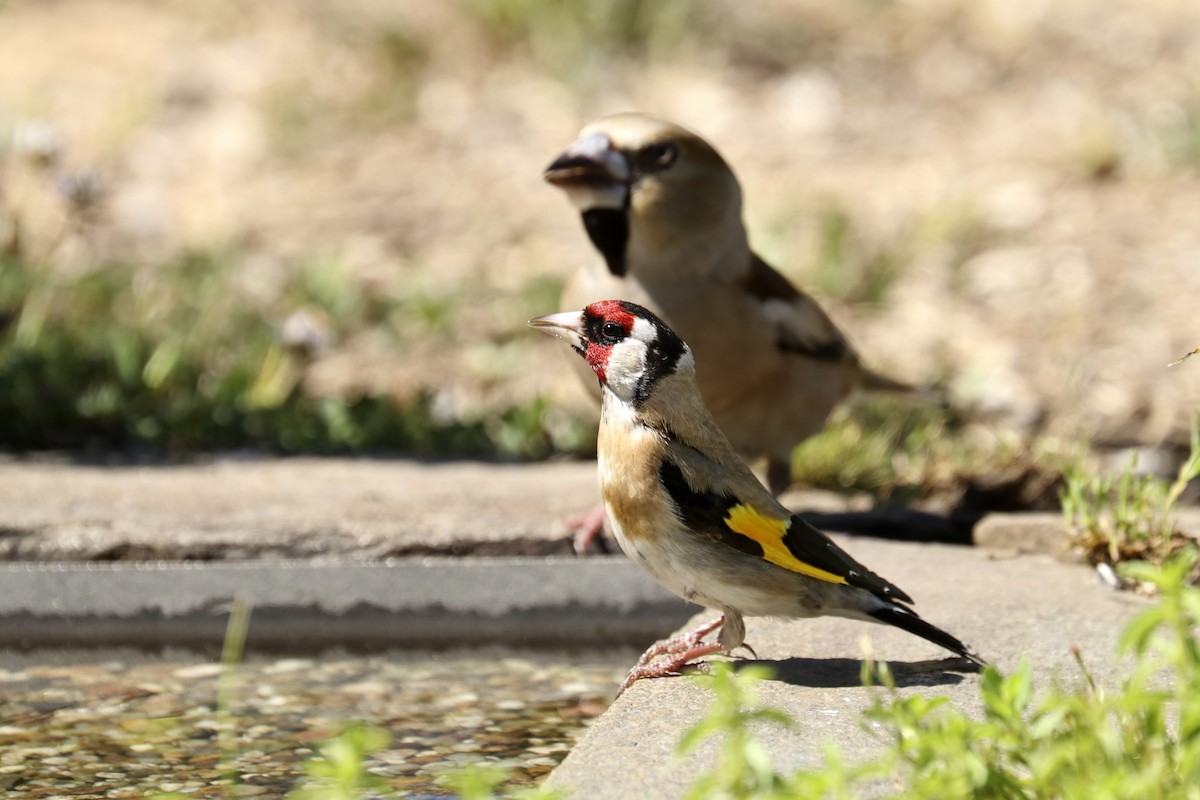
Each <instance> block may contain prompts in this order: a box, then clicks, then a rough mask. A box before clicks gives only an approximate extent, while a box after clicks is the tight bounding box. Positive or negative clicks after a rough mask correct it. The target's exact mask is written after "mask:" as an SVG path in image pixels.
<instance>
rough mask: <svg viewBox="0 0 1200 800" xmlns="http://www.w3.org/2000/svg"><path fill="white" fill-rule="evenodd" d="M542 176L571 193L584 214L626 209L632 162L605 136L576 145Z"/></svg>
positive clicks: (599, 134) (553, 163)
mask: <svg viewBox="0 0 1200 800" xmlns="http://www.w3.org/2000/svg"><path fill="white" fill-rule="evenodd" d="M542 177H544V178H545V179H546V182H547V183H550V184H553V185H554V186H557V187H558V188H560V189H562V190H563V191H564V192H566V193H567V196H568V197H570V198H571V202H572V203H574V204H575V206H576V207H577V208H579V209H580V210H581V211H587V210H588V209H592V208H617V209H620V208H623V207H624V205H625V195H626V194H628V192H629V180H630V177H631V174H630V170H629V162H628V161H627V160H626V159H625V155H624V154H623V153H622V152H621V151H620V150H618V149H616V148H615V147H613V143H612V140H611V139H609V138H608V137H607V136H605V135H604V134H603V133H593V134H591V135H590V136H584V137H583V138H581V139H577V140H575V141H574V142H572V143H571V144H570V145H569V146H568V147H567V149H566V150H564V151H563V152H562V154H561V155H559V157H558V158H556V159H554V161H553V162H551V164H550V166H548V167H546V171H545V172H544V173H542Z"/></svg>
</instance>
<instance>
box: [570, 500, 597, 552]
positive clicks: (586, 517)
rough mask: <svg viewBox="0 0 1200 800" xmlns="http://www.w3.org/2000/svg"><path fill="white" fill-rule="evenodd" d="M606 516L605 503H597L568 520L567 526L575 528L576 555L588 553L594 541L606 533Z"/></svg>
mask: <svg viewBox="0 0 1200 800" xmlns="http://www.w3.org/2000/svg"><path fill="white" fill-rule="evenodd" d="M605 517H606V512H605V510H604V503H597V504H596V505H595V507H594V508H592V509H590V510H588V511H586V512H584V513H583V514H580V515H579V516H578V517H571V518H570V519H568V520H567V521H566V524H567V527H568V528H573V529H574V530H575V542H574V544H575V554H576V555H580V556H581V555H583V554H584V553H586V552H587V549H588V547H589V546H591V544H592V542H594V541H596V539H598V538H600V535H601V534H602V533H604V520H605Z"/></svg>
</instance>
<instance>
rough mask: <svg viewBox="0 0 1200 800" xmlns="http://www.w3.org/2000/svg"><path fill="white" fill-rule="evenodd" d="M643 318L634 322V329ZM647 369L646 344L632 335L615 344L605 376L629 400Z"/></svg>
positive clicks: (613, 390)
mask: <svg viewBox="0 0 1200 800" xmlns="http://www.w3.org/2000/svg"><path fill="white" fill-rule="evenodd" d="M641 322H642V320H638V321H637V322H635V323H634V331H635V332H636V331H637V326H638V324H640V323H641ZM645 370H646V345H645V344H643V343H642V342H640V341H638V340H637V339H635V338H633V337H632V336H631V337H629V338H628V339H624V340H622V341H620V342H618V343H617V344H615V345H614V346H613V349H612V352H610V353H609V355H608V364H607V365H605V370H604V373H605V378H606V382H607V383H608V388H610V389H611V390H612V392H613V394H615V395H616V396H617V397H619V398H621V399H622V400H629V399H630V398H632V397H633V395H634V391H635V390H636V389H637V385H638V380H640V379H641V377H642V373H643V372H645Z"/></svg>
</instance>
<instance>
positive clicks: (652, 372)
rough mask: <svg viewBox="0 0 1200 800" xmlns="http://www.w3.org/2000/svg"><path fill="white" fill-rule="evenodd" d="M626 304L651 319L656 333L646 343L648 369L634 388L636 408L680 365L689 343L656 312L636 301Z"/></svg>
mask: <svg viewBox="0 0 1200 800" xmlns="http://www.w3.org/2000/svg"><path fill="white" fill-rule="evenodd" d="M624 305H625V306H626V308H628V309H629V310H630V311H631V312H632V313H634V314H635V316H640V317H644V318H645V319H647V320H649V322H650V323H651V324H652V325H653V326H654V331H655V334H656V335H655V337H654V340H653V341H651V342H649V343H647V345H646V369H645V371H644V372H643V373H642V377H641V378H640V379H639V380H638V382H637V386H636V387H635V389H634V393H633V405H634V408H637V407H639V406H641V405H642V404H643V403H645V402H646V399H647V398H649V397H650V394H651V393H652V392H653V391H654V387H655V385H657V383H658V382H659V381H660V380H662V379H663V378H665V377H666V376H668V375H670V374H671V373H673V372H674V371H675V370H676V369H677V368H678V367H679V359H680V358H682V357H683V353H684V351H685V350H686V349H687V345H685V344H684V343H683V340H682V339H680V338H679V336H678V334H676V333H675V331H673V330H671V329H670V328H668V327H667V323H665V322H663V321H662V320H661V319H660V318H659V317H658V315H657V314H655V313H654V312H652V311H650V310H648V309H645V308H642V307H641V306H639V305H635V304H634V303H625V304H624ZM634 309H636V311H634Z"/></svg>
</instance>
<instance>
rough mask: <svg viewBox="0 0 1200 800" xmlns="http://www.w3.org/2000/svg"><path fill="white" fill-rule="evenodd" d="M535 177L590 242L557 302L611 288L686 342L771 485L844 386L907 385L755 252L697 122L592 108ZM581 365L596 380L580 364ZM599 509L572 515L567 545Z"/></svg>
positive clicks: (609, 292) (608, 293) (744, 448)
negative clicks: (596, 114) (597, 113)
mask: <svg viewBox="0 0 1200 800" xmlns="http://www.w3.org/2000/svg"><path fill="white" fill-rule="evenodd" d="M545 178H546V180H547V181H548V182H549V183H551V184H552V185H554V186H557V187H558V188H560V189H562V190H563V191H564V192H566V194H567V196H568V197H569V198H570V200H571V202H572V204H573V205H574V206H575V207H576V208H577V209H578V210H579V213H580V216H581V217H582V219H583V225H584V228H585V230H586V231H587V235H588V237H589V238H590V239H591V242H592V244H593V245H595V247H596V249H597V250H598V251H599V253H600V256H601V258H600V259H597V260H593V261H591V262H589V263H587V264H585V265H584V266H583V267H581V268H580V269H579V270H578V271H577V272H576V273H575V274H574V275H573V276H571V278H570V279H569V280H568V281H567V283H566V285H565V286H564V289H563V293H562V304H563V306H564V307H567V308H579V307H582V306H585V305H587V304H588V303H591V302H595V301H598V300H602V299H604V298H608V297H618V298H622V299H625V300H629V301H632V302H635V303H638V304H639V305H643V306H645V307H647V308H649V309H651V310H652V311H654V312H655V313H656V314H658V315H660V316H661V317H662V318H663V319H664V320H666V322H667V324H669V325H670V326H671V327H672V328H674V329H675V330H676V331H678V333H679V335H680V336H681V337H683V338H684V339H685V340H686V341H687V342H688V343H689V344H690V345H691V346H692V348H693V351H694V352H695V356H696V377H697V381H698V383H699V386H700V393H701V394H702V395H703V397H704V400H705V402H706V403H707V404H708V407H709V409H710V410H711V411H712V414H713V416H714V417H715V418H716V420H717V423H718V424H719V425H720V427H721V429H722V430H723V431H725V433H726V435H727V436H728V437H729V439H730V441H731V442H732V443H733V445H734V447H735V448H737V450H738V452H740V453H741V454H742V455H744V456H745V457H747V458H750V459H764V458H765V460H766V482H767V485H768V487H769V488H770V490H771V492H772V494H775V495H778V494H779V493H781V492H782V491H783V490H784V489H786V488H787V487H788V485H789V484H790V482H791V454H792V450H793V448H794V447H795V446H796V445H797V444H799V443H800V442H802V441H803V440H804V439H806V438H807V437H809V436H811V435H813V434H814V433H816V432H817V431H819V430H820V429H821V427H822V426H823V425H824V424H825V420H826V419H827V418H828V417H829V414H830V412H831V411H832V410H833V409H834V407H835V406H836V405H837V404H838V403H839V402H841V401H842V400H843V399H845V398H846V397H847V396H848V395H849V394H850V393H851V392H853V391H854V390H856V389H868V390H870V389H886V390H896V391H908V390H910V387H908V386H907V385H906V384H903V383H900V382H899V381H895V380H892V379H891V378H888V377H886V376H883V375H880V374H879V373H876V372H873V371H872V370H870V369H868V368H867V367H866V366H865V364H864V363H863V360H862V359H861V358H860V357H859V355H858V353H856V352H855V350H854V348H853V347H852V346H851V345H850V343H849V342H848V341H847V339H846V336H845V335H844V334H843V333H842V331H840V330H839V329H838V327H837V326H836V325H835V324H834V323H833V321H832V320H831V319H830V318H829V316H828V315H827V314H826V313H825V312H824V311H823V310H822V309H821V307H820V306H819V305H818V304H817V302H816V301H815V300H813V299H812V298H811V297H810V296H808V295H807V294H805V293H804V292H802V291H800V290H799V289H797V288H796V287H795V286H793V285H792V284H791V282H789V281H788V279H787V278H786V277H784V276H783V275H782V274H780V273H779V272H778V271H777V270H775V269H774V268H772V267H771V266H770V265H769V264H767V263H766V262H765V261H763V260H762V259H761V258H760V257H759V256H758V255H756V254H755V252H754V251H753V250H752V249H751V248H750V243H749V241H748V239H747V236H746V228H745V226H744V225H743V222H742V192H741V187H740V185H739V184H738V180H737V177H736V176H735V175H734V173H733V171H732V170H731V169H730V168H729V166H728V165H727V164H726V163H725V161H724V159H722V158H721V156H720V154H719V153H717V151H716V150H715V149H714V148H713V147H712V146H711V145H710V144H709V143H708V142H706V141H705V140H704V139H702V138H700V137H699V136H697V135H696V134H695V133H692V132H691V131H689V130H687V129H686V128H683V127H681V126H679V125H676V124H674V123H672V122H668V121H666V120H663V119H659V118H656V117H653V116H650V115H648V114H642V113H624V114H614V115H611V116H606V117H602V118H601V119H598V120H596V121H595V122H592V123H591V124H589V125H588V126H586V127H585V128H584V129H583V131H582V132H581V133H580V135H579V138H578V139H577V140H576V141H574V142H573V143H571V144H570V145H569V146H568V147H567V148H566V150H564V151H563V152H562V153H561V154H560V155H559V156H558V157H557V158H555V159H554V161H553V162H552V163H551V164H550V166H549V167H547V168H546V171H545ZM581 377H582V378H583V379H584V380H585V382H586V383H587V384H588V385H589V386H590V387H592V388H593V389H596V386H595V384H596V381H595V378H594V377H593V376H592V375H591V373H590V371H583V372H581ZM595 393H596V396H597V398H598V397H599V391H598V389H597V390H596V392H595ZM601 519H602V518H601V517H600V515H599V514H598V513H596V512H593V513H592V514H591V515H588V516H585V517H582V518H580V519H579V520H578V521H576V524H578V526H579V527H578V536H577V538H576V549H577V550H580V551H582V550H583V549H584V548H586V546H587V543H588V541H590V540H591V538H592V537H594V536H595V535H597V534H598V533H599V530H600V521H601Z"/></svg>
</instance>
